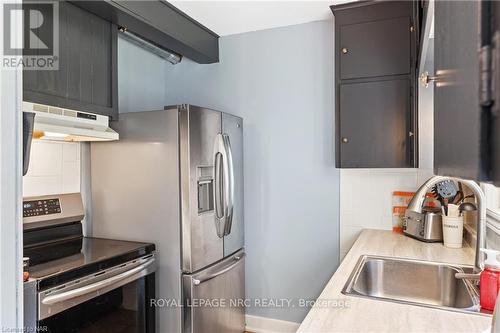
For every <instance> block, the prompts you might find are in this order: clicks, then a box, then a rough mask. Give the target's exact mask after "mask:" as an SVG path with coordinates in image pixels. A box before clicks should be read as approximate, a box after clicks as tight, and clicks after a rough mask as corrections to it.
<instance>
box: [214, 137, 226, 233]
mask: <svg viewBox="0 0 500 333" xmlns="http://www.w3.org/2000/svg"><path fill="white" fill-rule="evenodd" d="M214 152H215V154H214V166H215V170H214V174H215V175H214V200H215V227H216V230H217V236H219V238H222V237H224V233H225V229H226V223H227V216H228V207H229V203H228V200H229V198H228V194H229V189H230V184H229V182H230V180H229V173H228V169H229V166H228V156H227V149H226V148H225V139H224V136H223V135H222V134H220V133H219V134H217V137H216V139H215V144H214ZM221 171H222V172H221ZM221 177H222V179H221Z"/></svg>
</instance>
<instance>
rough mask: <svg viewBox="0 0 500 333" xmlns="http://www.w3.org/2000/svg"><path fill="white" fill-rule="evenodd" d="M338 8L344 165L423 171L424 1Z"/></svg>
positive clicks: (339, 131)
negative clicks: (420, 77) (420, 68)
mask: <svg viewBox="0 0 500 333" xmlns="http://www.w3.org/2000/svg"><path fill="white" fill-rule="evenodd" d="M331 9H332V12H333V14H334V16H335V96H336V104H335V120H336V122H335V123H336V165H337V167H339V168H408V167H417V166H418V146H417V144H418V139H417V134H418V131H417V128H416V126H417V112H416V110H417V108H416V104H417V96H416V81H417V80H416V64H417V46H418V37H419V35H418V31H419V19H418V17H419V11H418V3H417V2H412V1H363V2H355V3H349V4H343V5H338V6H332V7H331Z"/></svg>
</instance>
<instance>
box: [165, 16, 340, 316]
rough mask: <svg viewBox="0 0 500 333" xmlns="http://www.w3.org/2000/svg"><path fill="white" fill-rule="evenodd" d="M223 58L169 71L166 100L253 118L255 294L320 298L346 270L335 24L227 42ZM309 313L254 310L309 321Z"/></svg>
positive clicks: (249, 171) (248, 219)
mask: <svg viewBox="0 0 500 333" xmlns="http://www.w3.org/2000/svg"><path fill="white" fill-rule="evenodd" d="M220 59H221V61H220V63H219V64H213V65H198V64H196V63H194V62H191V61H189V60H187V59H183V61H182V62H181V63H180V64H178V65H175V66H167V74H166V78H167V86H166V100H167V103H168V104H178V103H192V104H197V105H202V106H206V107H210V108H214V109H218V110H222V111H227V112H230V113H234V114H236V115H239V116H242V117H243V118H244V124H245V125H244V128H245V132H244V133H245V134H244V135H245V136H244V140H245V144H244V145H245V223H246V226H245V232H246V235H245V236H246V250H247V254H248V258H247V266H246V270H247V272H246V283H247V289H246V293H247V297H249V298H292V299H294V300H295V301H297V299H299V298H305V299H314V298H316V297H317V296H318V295H319V293H320V291H321V290H322V289H323V287H324V285H325V284H326V282H327V281H328V279H329V278H330V277H331V275H332V274H333V272H334V271H335V269H336V268H337V266H338V263H339V259H338V257H339V172H338V170H336V169H335V168H334V165H335V163H334V145H333V142H334V139H333V134H334V133H333V131H334V117H333V115H334V111H333V22H332V21H322V22H313V23H307V24H301V25H296V26H289V27H284V28H277V29H271V30H264V31H257V32H251V33H245V34H238V35H232V36H227V37H223V38H221V40H220ZM307 311H308V309H305V308H299V307H298V304H297V305H296V307H295V308H285V309H279V308H251V309H248V311H247V313H248V314H251V315H259V316H265V317H271V318H276V319H282V320H289V321H296V322H300V321H301V320H302V319H303V318H304V316H305V315H306V313H307Z"/></svg>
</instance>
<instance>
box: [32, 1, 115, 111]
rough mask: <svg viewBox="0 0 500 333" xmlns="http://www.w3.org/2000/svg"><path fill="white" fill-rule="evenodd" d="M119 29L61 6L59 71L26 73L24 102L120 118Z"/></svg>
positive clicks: (80, 11)
mask: <svg viewBox="0 0 500 333" xmlns="http://www.w3.org/2000/svg"><path fill="white" fill-rule="evenodd" d="M116 43H117V32H116V27H115V26H113V24H111V23H110V22H108V21H105V20H103V19H101V18H99V17H97V16H95V15H94V14H91V13H89V12H87V11H85V10H83V9H80V8H79V7H76V6H74V5H72V4H70V3H67V2H65V1H61V2H60V3H59V69H58V70H54V71H52V70H39V71H36V70H25V71H24V72H23V84H24V87H23V88H24V96H23V98H24V100H25V101H29V102H34V103H41V104H49V105H54V106H59V107H63V108H70V109H77V110H82V111H88V112H93V113H97V114H102V115H106V116H116V115H117V110H118V109H117V103H118V99H117V96H118V95H117V72H116Z"/></svg>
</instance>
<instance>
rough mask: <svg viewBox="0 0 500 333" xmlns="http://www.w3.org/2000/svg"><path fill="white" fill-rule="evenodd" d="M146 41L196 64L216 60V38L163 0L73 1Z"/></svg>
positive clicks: (216, 36) (217, 55) (217, 57)
mask: <svg viewBox="0 0 500 333" xmlns="http://www.w3.org/2000/svg"><path fill="white" fill-rule="evenodd" d="M71 2H72V3H74V4H75V5H77V6H79V7H81V8H83V9H85V10H88V11H89V12H92V13H94V14H96V15H98V16H99V17H102V18H104V19H106V20H108V21H110V22H113V23H114V24H116V25H118V26H121V27H123V28H125V29H126V30H127V31H128V32H131V33H133V34H134V35H136V36H139V37H140V38H142V39H145V40H147V41H148V42H150V43H152V44H154V45H156V46H158V47H160V48H163V49H166V50H169V51H173V52H175V53H178V54H180V55H182V56H185V57H187V58H189V59H191V60H194V61H196V62H198V63H202V64H208V63H215V62H218V61H219V36H218V35H217V34H215V33H214V32H212V31H210V30H209V29H207V28H206V27H204V26H203V25H201V24H200V23H198V22H197V21H195V20H193V19H192V18H190V17H189V16H187V15H186V14H184V13H182V12H181V11H180V10H178V9H177V8H175V7H174V6H172V5H171V4H169V3H168V2H167V1H164V0H139V1H137V0H90V1H88V0H74V1H71Z"/></svg>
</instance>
